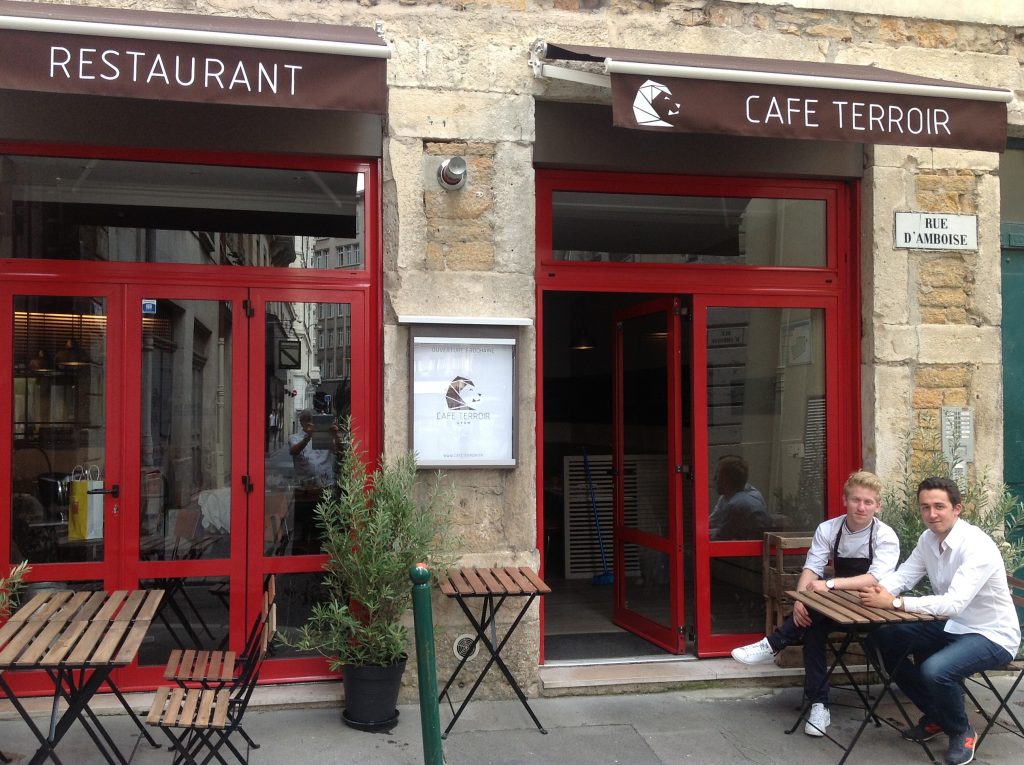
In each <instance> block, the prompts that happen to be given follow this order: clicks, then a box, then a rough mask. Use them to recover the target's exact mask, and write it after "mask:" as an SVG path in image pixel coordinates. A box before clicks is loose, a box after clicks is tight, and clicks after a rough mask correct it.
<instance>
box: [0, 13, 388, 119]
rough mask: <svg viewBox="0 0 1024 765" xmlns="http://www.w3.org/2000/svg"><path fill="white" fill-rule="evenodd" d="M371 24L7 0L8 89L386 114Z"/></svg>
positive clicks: (0, 64) (3, 22)
mask: <svg viewBox="0 0 1024 765" xmlns="http://www.w3.org/2000/svg"><path fill="white" fill-rule="evenodd" d="M390 55H391V48H390V46H389V45H388V44H387V43H386V42H385V41H384V40H383V39H381V37H380V36H379V35H378V34H377V33H376V32H375V31H374V30H373V29H369V28H365V27H347V26H336V25H331V24H300V23H293V22H279V21H263V20H258V19H242V18H233V17H224V16H217V17H212V16H193V15H189V14H180V13H159V12H148V11H123V10H115V9H109V8H93V7H82V6H69V5H45V4H40V3H26V2H11V1H10V0H0V88H4V89H9V90H26V91H43V92H51V93H82V94H86V95H102V96H125V97H130V98H143V99H158V100H171V101H196V102H205V103H223V104H247V105H253V106H276V107H286V108H297V109H332V110H338V111H350V112H368V113H374V114H383V113H384V112H385V111H386V110H387V82H386V76H387V59H388V57H389V56H390Z"/></svg>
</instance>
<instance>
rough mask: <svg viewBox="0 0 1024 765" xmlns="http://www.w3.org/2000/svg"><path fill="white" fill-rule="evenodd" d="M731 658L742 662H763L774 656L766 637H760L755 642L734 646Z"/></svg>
mask: <svg viewBox="0 0 1024 765" xmlns="http://www.w3.org/2000/svg"><path fill="white" fill-rule="evenodd" d="M732 658H734V659H736V661H738V662H741V663H743V664H764V663H766V662H769V661H771V660H772V659H774V658H775V651H773V650H772V647H771V644H769V643H768V638H761V639H760V640H758V641H757V642H756V643H751V644H750V645H741V646H740V647H739V648H734V649H733V650H732Z"/></svg>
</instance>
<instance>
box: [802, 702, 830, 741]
mask: <svg viewBox="0 0 1024 765" xmlns="http://www.w3.org/2000/svg"><path fill="white" fill-rule="evenodd" d="M831 723H832V715H831V713H830V712H829V711H828V707H827V706H825V705H824V704H822V703H821V702H820V701H819V702H815V703H814V704H811V711H810V714H808V715H807V722H806V723H804V733H806V734H807V735H808V736H824V735H825V731H826V730H828V726H829V725H830V724H831Z"/></svg>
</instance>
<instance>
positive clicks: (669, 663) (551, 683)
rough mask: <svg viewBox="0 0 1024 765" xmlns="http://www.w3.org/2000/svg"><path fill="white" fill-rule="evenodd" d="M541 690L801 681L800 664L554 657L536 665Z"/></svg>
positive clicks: (560, 693) (627, 690)
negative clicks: (555, 660)
mask: <svg viewBox="0 0 1024 765" xmlns="http://www.w3.org/2000/svg"><path fill="white" fill-rule="evenodd" d="M538 669H539V672H538V676H539V678H540V685H541V694H542V695H544V696H572V695H591V694H604V693H645V692H651V693H653V692H657V691H668V690H679V689H685V688H698V687H700V688H706V687H713V686H751V685H753V686H765V687H781V686H790V685H799V684H801V683H802V682H803V676H804V671H803V667H778V666H776V665H775V664H760V665H753V666H751V665H746V664H740V663H739V662H736V661H733V660H732V659H731V658H722V659H697V658H696V657H693V656H672V657H669V658H662V657H655V658H653V659H652V658H650V657H641V658H638V659H625V660H623V659H614V660H607V661H586V662H580V661H560V662H549V663H547V664H543V665H541V666H540V667H539V668H538Z"/></svg>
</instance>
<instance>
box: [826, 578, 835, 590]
mask: <svg viewBox="0 0 1024 765" xmlns="http://www.w3.org/2000/svg"><path fill="white" fill-rule="evenodd" d="M825 588H826V589H828V590H834V589H835V588H836V580H835V579H826V580H825Z"/></svg>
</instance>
